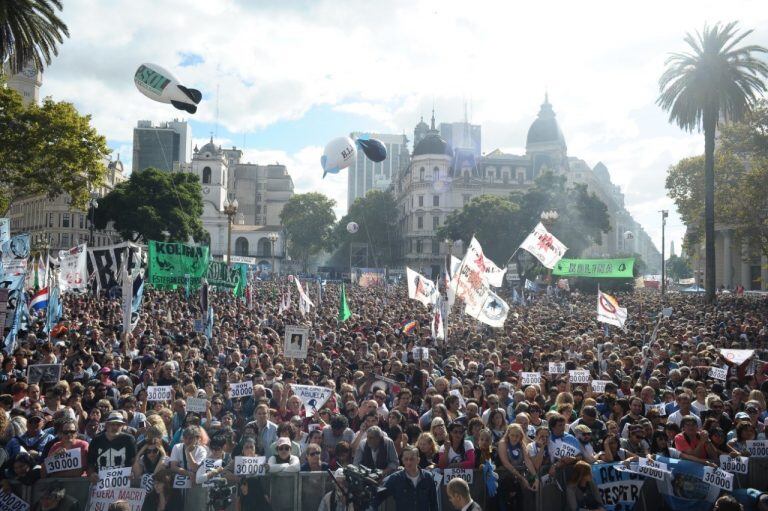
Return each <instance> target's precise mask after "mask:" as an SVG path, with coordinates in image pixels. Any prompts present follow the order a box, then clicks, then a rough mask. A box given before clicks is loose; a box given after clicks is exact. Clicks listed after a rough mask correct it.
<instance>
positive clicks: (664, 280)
mask: <svg viewBox="0 0 768 511" xmlns="http://www.w3.org/2000/svg"><path fill="white" fill-rule="evenodd" d="M660 213H661V297H662V299H663V298H664V293H665V292H666V290H667V271H666V261H665V260H664V243H665V240H664V229H665V227H666V226H667V217H668V216H669V211H667V210H666V209H662V210H661V211H660Z"/></svg>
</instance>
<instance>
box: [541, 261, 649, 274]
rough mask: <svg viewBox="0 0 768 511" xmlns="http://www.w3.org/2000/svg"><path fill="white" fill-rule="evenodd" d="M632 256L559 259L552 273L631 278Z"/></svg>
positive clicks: (633, 263) (633, 262) (633, 264)
mask: <svg viewBox="0 0 768 511" xmlns="http://www.w3.org/2000/svg"><path fill="white" fill-rule="evenodd" d="M634 266H635V259H634V257H627V258H624V259H566V258H563V259H560V260H559V261H558V262H557V264H555V267H554V268H553V269H552V275H558V276H563V277H597V278H614V279H615V278H620V279H631V278H632V277H633V275H632V270H633V268H634Z"/></svg>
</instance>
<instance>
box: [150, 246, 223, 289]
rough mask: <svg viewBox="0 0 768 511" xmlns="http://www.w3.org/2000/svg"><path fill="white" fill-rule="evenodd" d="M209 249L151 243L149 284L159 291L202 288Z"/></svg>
mask: <svg viewBox="0 0 768 511" xmlns="http://www.w3.org/2000/svg"><path fill="white" fill-rule="evenodd" d="M208 259H209V258H208V247H201V246H193V245H184V244H182V243H165V242H162V241H150V242H149V260H148V262H147V264H148V266H149V283H150V284H152V285H153V286H154V287H155V288H157V289H173V288H175V287H176V286H185V285H189V286H190V287H191V288H195V289H196V288H197V287H199V286H200V280H201V279H202V277H204V276H205V273H206V271H207V270H208Z"/></svg>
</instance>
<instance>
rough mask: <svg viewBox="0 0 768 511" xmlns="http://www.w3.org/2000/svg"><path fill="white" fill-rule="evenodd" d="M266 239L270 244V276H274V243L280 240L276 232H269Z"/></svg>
mask: <svg viewBox="0 0 768 511" xmlns="http://www.w3.org/2000/svg"><path fill="white" fill-rule="evenodd" d="M267 239H269V241H270V242H272V250H271V252H270V253H271V254H272V275H273V276H274V275H275V243H277V240H278V239H280V236H279V235H278V234H277V233H276V232H270V233H269V235H268V236H267Z"/></svg>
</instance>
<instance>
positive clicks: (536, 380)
mask: <svg viewBox="0 0 768 511" xmlns="http://www.w3.org/2000/svg"><path fill="white" fill-rule="evenodd" d="M520 379H521V385H538V384H540V383H541V373H526V372H521V373H520Z"/></svg>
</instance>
